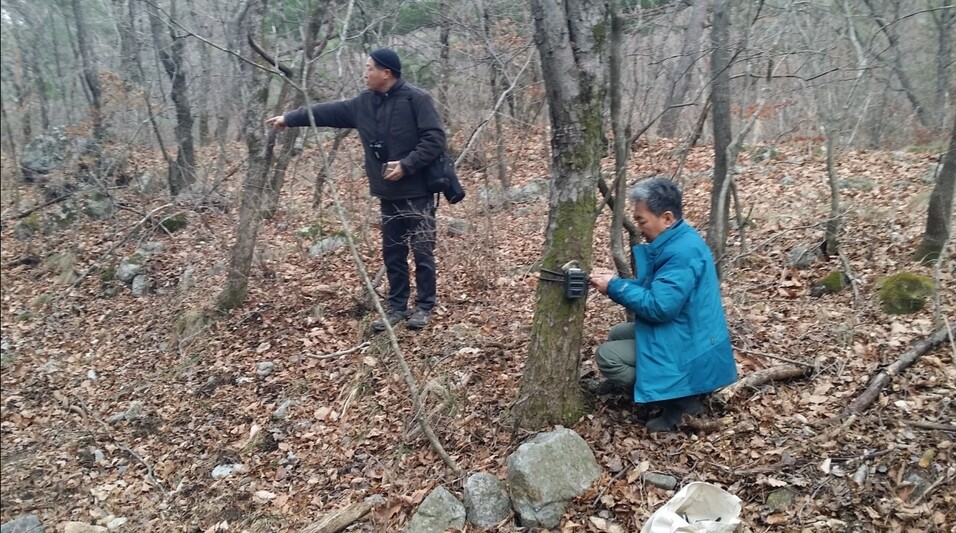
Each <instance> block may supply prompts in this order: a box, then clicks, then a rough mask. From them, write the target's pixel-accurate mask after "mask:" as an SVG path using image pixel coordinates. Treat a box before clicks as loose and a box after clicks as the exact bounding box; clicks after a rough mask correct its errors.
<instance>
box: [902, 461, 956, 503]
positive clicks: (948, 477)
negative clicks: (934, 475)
mask: <svg viewBox="0 0 956 533" xmlns="http://www.w3.org/2000/svg"><path fill="white" fill-rule="evenodd" d="M953 479H956V467H953V466H951V467H949V470H948V471H947V472H946V473H945V474H943V475H941V476H939V479H937V480H936V481H934V482H933V484H932V485H930V486H928V487H926V490H924V491H923V493H922V494H920V495H919V496H917V497H916V498H915V499H914V500H913V501H912V502H911V503H910V505H912V506H914V507H915V506H917V505H919V502H921V501H923V499H924V498H926V497H927V496H929V495H930V493H932V492H933V491H934V490H936V489H937V488H938V487H939V486H940V485H942V484H943V483H947V484H948V483H949V482H951V481H953Z"/></svg>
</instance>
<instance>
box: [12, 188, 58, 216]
mask: <svg viewBox="0 0 956 533" xmlns="http://www.w3.org/2000/svg"><path fill="white" fill-rule="evenodd" d="M70 196H73V193H70V194H66V195H63V196H60V197H59V198H54V199H53V200H50V201H49V202H47V203H45V204H42V205H38V206H36V207H34V208H33V209H27V210H26V211H24V212H22V213H19V214H17V215H13V216H12V217H10V219H11V220H20V219H21V218H27V217H28V216H30V215H32V214H33V213H35V212H37V211H39V210H41V209H43V208H44V207H49V206H51V205H53V204H58V203H60V202H62V201H63V200H66V199H67V198H69V197H70Z"/></svg>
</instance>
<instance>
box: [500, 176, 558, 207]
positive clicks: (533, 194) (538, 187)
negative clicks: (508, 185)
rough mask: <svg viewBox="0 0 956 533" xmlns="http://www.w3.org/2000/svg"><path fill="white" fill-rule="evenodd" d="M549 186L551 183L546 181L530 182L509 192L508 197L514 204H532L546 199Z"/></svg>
mask: <svg viewBox="0 0 956 533" xmlns="http://www.w3.org/2000/svg"><path fill="white" fill-rule="evenodd" d="M550 186H551V182H550V181H547V180H537V181H532V182H530V183H528V184H527V185H525V186H523V187H519V188H517V189H511V190H509V191H508V197H509V198H510V199H511V201H512V202H515V203H525V202H534V201H535V200H540V199H542V198H547V197H548V190H549V189H550V188H551V187H550Z"/></svg>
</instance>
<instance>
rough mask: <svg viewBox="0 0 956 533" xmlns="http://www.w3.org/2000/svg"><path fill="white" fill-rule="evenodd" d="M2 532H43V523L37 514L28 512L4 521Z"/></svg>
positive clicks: (0, 530) (1, 527)
mask: <svg viewBox="0 0 956 533" xmlns="http://www.w3.org/2000/svg"><path fill="white" fill-rule="evenodd" d="M0 533H43V524H41V523H40V519H39V518H37V517H36V515H32V514H28V515H24V516H20V517H17V518H14V519H13V520H11V521H9V522H6V523H4V524H3V525H2V526H0Z"/></svg>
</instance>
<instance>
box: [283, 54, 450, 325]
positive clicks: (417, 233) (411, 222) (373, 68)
mask: <svg viewBox="0 0 956 533" xmlns="http://www.w3.org/2000/svg"><path fill="white" fill-rule="evenodd" d="M365 83H366V85H367V86H368V90H366V91H362V92H361V93H359V95H358V96H356V97H354V98H350V99H347V100H340V101H338V102H329V103H322V104H315V105H313V106H311V107H300V108H299V109H296V110H295V111H289V112H288V113H285V114H284V115H280V116H277V117H272V118H270V119H268V120H266V123H267V124H269V125H271V126H272V127H274V128H275V129H276V130H280V131H281V130H282V129H283V128H285V127H301V126H309V125H310V121H309V114H310V111H311V115H312V121H313V122H314V123H315V125H316V126H328V127H332V128H355V129H357V130H358V133H359V137H360V138H361V140H362V146H363V147H364V149H365V174H366V175H367V176H368V180H369V190H370V192H371V194H372V196H375V197H377V198H378V199H379V200H380V202H381V212H382V258H383V260H384V263H385V269H386V271H387V273H388V285H389V289H388V312H387V313H386V319H387V320H388V323H389V324H390V325H392V326H394V325H396V324H398V323H399V322H401V321H402V320H403V319H405V318H408V321H407V323H406V325H407V327H408V328H410V329H422V328H424V327H425V326H426V325H427V324H428V317H429V315H430V314H431V310H432V308H433V307H434V306H435V233H436V231H435V229H436V227H435V197H434V195H433V194H431V193H429V192H428V189H427V188H426V184H425V179H424V177H423V176H422V175H421V171H422V170H423V169H424V168H425V167H426V166H428V164H429V163H431V162H433V161H434V160H435V159H437V158H438V156H440V155H441V154H442V153H443V152H444V150H445V126H444V124H442V121H441V117H439V116H438V112H437V111H436V110H435V105H434V103H433V102H432V98H431V96H430V95H429V94H428V93H427V92H425V91H424V90H423V89H420V88H418V87H415V86H414V85H412V84H411V83H408V82H406V81H405V80H404V79H402V62H401V61H400V60H399V58H398V54H396V53H395V52H394V51H392V50H390V49H388V48H379V49H378V50H375V51H374V52H372V53H371V55H370V57H369V58H368V60H367V61H366V64H365ZM409 248H411V250H412V253H413V255H414V257H415V288H416V290H417V292H418V294H417V297H416V300H415V307H414V309H413V310H412V311H411V312H409V310H408V299H409V293H410V289H409V274H408V251H409ZM372 328H373V329H375V330H376V331H383V330H384V329H385V323H384V322H383V321H382V319H381V318H379V319H376V320H375V321H373V322H372Z"/></svg>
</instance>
